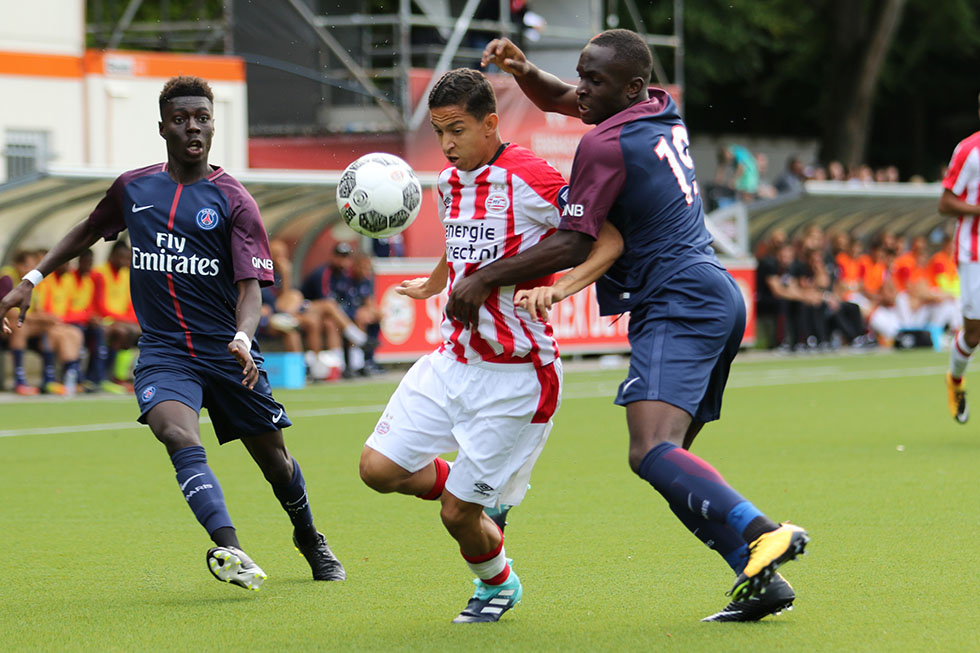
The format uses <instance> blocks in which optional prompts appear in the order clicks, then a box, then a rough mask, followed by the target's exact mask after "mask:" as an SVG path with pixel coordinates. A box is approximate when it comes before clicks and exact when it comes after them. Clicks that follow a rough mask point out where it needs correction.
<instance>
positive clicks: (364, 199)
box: [337, 152, 422, 238]
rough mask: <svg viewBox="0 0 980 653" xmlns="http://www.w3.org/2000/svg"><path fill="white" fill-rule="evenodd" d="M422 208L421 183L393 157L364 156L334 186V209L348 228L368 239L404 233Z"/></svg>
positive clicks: (403, 164) (411, 171)
mask: <svg viewBox="0 0 980 653" xmlns="http://www.w3.org/2000/svg"><path fill="white" fill-rule="evenodd" d="M421 205H422V184H420V183H419V179H418V177H416V176H415V171H414V170H412V168H411V166H409V165H408V164H407V163H405V162H404V161H403V160H401V159H400V158H398V157H397V156H395V155H394V154H386V153H384V152H375V153H372V154H365V155H364V156H362V157H361V158H360V159H358V160H357V161H354V162H353V163H351V164H350V165H349V166H347V169H346V170H344V174H343V175H342V176H341V177H340V183H339V184H338V185H337V207H338V208H339V209H340V215H342V216H343V217H344V221H345V222H346V223H347V226H349V227H350V228H351V229H353V230H354V231H356V232H357V233H359V234H363V235H365V236H370V237H371V238H387V237H389V236H394V235H395V234H397V233H398V232H400V231H404V230H405V229H406V228H407V227H408V225H410V224H412V221H413V220H415V217H416V216H417V215H418V214H419V208H420V207H421Z"/></svg>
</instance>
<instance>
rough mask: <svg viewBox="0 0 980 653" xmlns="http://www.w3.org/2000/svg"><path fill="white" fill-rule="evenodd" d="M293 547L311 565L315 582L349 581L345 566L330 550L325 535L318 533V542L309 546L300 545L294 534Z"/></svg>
mask: <svg viewBox="0 0 980 653" xmlns="http://www.w3.org/2000/svg"><path fill="white" fill-rule="evenodd" d="M293 545H295V546H296V549H297V550H298V551H299V552H300V553H302V554H303V557H304V558H306V561H307V562H308V563H310V569H312V570H313V580H347V572H346V571H345V570H344V565H342V564H340V560H337V556H335V555H334V554H333V551H331V550H330V545H329V544H327V538H326V536H325V535H324V534H323V533H320V532H319V531H318V532H317V534H316V540H315V541H314V542H313V543H312V544H307V545H303V544H300V543H299V540H297V539H296V534H295V533H294V534H293Z"/></svg>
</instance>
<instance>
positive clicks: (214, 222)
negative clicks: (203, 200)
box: [194, 208, 218, 231]
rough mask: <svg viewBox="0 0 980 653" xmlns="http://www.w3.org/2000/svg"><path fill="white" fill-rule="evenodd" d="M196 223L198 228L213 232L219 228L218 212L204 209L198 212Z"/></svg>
mask: <svg viewBox="0 0 980 653" xmlns="http://www.w3.org/2000/svg"><path fill="white" fill-rule="evenodd" d="M194 221H195V222H197V226H198V227H200V228H201V229H204V230H205V231H211V230H212V229H214V228H215V227H217V226H218V212H217V211H215V210H214V209H209V208H203V209H201V210H200V211H198V212H197V216H195V218H194Z"/></svg>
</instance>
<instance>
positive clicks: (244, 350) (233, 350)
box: [228, 338, 259, 390]
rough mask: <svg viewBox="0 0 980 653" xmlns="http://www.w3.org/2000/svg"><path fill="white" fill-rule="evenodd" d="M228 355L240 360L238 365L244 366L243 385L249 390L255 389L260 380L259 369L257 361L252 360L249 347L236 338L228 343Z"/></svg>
mask: <svg viewBox="0 0 980 653" xmlns="http://www.w3.org/2000/svg"><path fill="white" fill-rule="evenodd" d="M228 353H229V354H231V355H232V356H234V357H235V358H236V359H238V363H239V364H240V365H241V366H242V376H243V377H244V378H243V379H242V385H243V386H245V387H247V388H248V389H249V390H251V389H252V388H254V387H255V384H256V382H257V381H258V380H259V368H258V367H257V366H256V365H255V361H254V360H252V352H251V350H250V348H249V346H248V345H246V344H245V343H244V342H242V341H241V340H239V339H238V338H235V339H234V340H232V341H231V342H229V343H228Z"/></svg>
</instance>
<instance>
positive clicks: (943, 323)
mask: <svg viewBox="0 0 980 653" xmlns="http://www.w3.org/2000/svg"><path fill="white" fill-rule="evenodd" d="M949 320H950V314H949V311H948V308H947V307H945V306H942V305H941V304H935V303H932V304H930V303H928V302H924V301H922V300H920V299H919V298H918V297H916V296H915V295H913V294H910V293H908V292H902V291H899V290H898V288H897V287H896V285H895V283H894V281H892V280H891V279H889V280H887V281H886V282H885V283H884V284H883V285H882V288H881V293H880V296H879V299H878V304H877V306H876V307H875V309H874V310H873V311H872V313H871V318H870V320H869V326H870V327H871V329H872V331H874V333H875V334H877V336H878V340H879V342H880V344H882V345H883V346H885V347H891V346H893V345H894V344H895V338H896V337H898V334H899V333H901V332H902V331H905V330H931V327H940V328H946V327H949V326H950V322H949Z"/></svg>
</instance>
